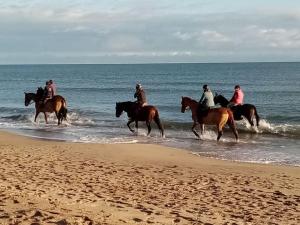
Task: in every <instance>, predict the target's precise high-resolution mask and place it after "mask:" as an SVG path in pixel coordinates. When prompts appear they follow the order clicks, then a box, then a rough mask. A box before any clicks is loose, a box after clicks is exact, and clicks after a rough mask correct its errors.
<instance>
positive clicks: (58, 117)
mask: <svg viewBox="0 0 300 225" xmlns="http://www.w3.org/2000/svg"><path fill="white" fill-rule="evenodd" d="M55 115H56V118H57V121H58V122H57V125H60V121H62V119H60V113H58V112H56V111H55Z"/></svg>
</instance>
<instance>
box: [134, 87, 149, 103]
mask: <svg viewBox="0 0 300 225" xmlns="http://www.w3.org/2000/svg"><path fill="white" fill-rule="evenodd" d="M134 97H135V98H137V100H136V103H138V105H139V106H140V107H143V106H145V105H147V100H146V94H145V91H144V89H143V87H142V85H141V84H137V85H136V86H135V93H134Z"/></svg>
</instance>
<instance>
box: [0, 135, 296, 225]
mask: <svg viewBox="0 0 300 225" xmlns="http://www.w3.org/2000/svg"><path fill="white" fill-rule="evenodd" d="M0 181H1V182H0V224H25V225H27V224H28V225H38V224H58V225H64V224H86V225H92V224H101V225H102V224H112V225H115V224H116V225H118V224H120V225H123V224H161V225H163V224H164V225H165V224H182V225H183V224H206V225H208V224H285V225H286V224H300V207H299V204H300V168H299V167H286V166H275V165H259V164H250V163H236V162H227V161H221V160H214V159H208V158H204V157H199V156H195V155H192V154H191V153H189V152H188V151H184V150H178V149H172V148H167V147H163V146H157V145H150V144H149V145H148V144H80V143H67V142H55V141H45V140H35V139H31V138H26V137H22V136H17V135H15V134H10V133H7V132H0Z"/></svg>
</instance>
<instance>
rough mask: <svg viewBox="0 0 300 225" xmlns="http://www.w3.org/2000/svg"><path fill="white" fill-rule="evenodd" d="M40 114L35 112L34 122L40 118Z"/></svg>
mask: <svg viewBox="0 0 300 225" xmlns="http://www.w3.org/2000/svg"><path fill="white" fill-rule="evenodd" d="M39 114H40V112H39V111H37V112H35V117H34V122H35V123H36V118H37V117H38V115H39Z"/></svg>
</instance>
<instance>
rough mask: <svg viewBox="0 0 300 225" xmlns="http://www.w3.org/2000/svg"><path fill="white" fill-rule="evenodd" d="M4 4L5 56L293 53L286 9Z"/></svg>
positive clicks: (295, 32) (127, 1)
mask: <svg viewBox="0 0 300 225" xmlns="http://www.w3.org/2000/svg"><path fill="white" fill-rule="evenodd" d="M287 1H288V0H287ZM9 2H10V1H1V0H0V29H1V34H0V52H1V53H2V54H4V55H5V54H6V53H13V54H6V55H7V56H8V58H10V59H11V60H13V58H14V57H15V58H18V60H19V59H20V58H22V57H21V55H22V56H23V55H26V53H30V54H29V57H32V59H33V58H34V59H36V58H38V56H40V55H44V57H45V58H46V57H49V58H50V57H51V59H53V60H54V58H55V57H60V59H61V58H63V57H68V58H72V57H71V55H72V54H73V56H74V57H73V58H78V60H79V59H80V58H82V60H83V59H84V60H85V59H86V58H97V57H105V56H108V55H109V57H111V58H113V57H116V58H117V57H122V58H126V57H127V58H128V59H129V61H131V60H132V59H134V60H136V58H135V57H140V58H141V60H142V59H143V58H144V60H149V59H151V60H153V59H154V58H155V57H156V58H157V61H159V59H161V60H167V61H168V59H169V60H170V61H172V60H173V59H176V60H178V59H181V60H182V61H185V60H192V61H193V60H201V59H205V60H206V59H211V60H216V61H226V60H230V61H232V60H233V61H235V60H236V61H240V60H241V59H242V58H243V59H247V57H248V58H249V59H250V58H255V56H257V57H261V58H258V60H260V59H261V60H262V59H263V57H265V58H270V56H271V58H272V57H273V56H276V57H277V56H278V57H282V58H286V57H288V55H289V54H288V53H287V51H286V49H289V52H293V53H294V55H297V54H298V55H300V50H299V47H300V43H299V36H300V34H299V33H300V30H299V28H298V26H299V23H300V16H299V15H300V13H299V10H297V9H292V8H288V9H287V8H284V9H280V7H279V8H277V9H276V10H275V9H274V8H269V9H268V10H266V9H264V10H262V11H260V10H255V9H253V8H251V7H250V8H247V9H246V10H245V5H244V4H241V3H236V4H234V5H232V7H228V6H227V5H225V4H221V3H220V2H217V1H215V2H214V1H207V0H203V1H202V0H201V1H200V0H199V1H197V0H187V1H176V2H175V3H176V4H175V3H174V1H167V0H162V1H159V2H158V1H153V0H145V1H140V0H123V1H108V0H103V1H93V0H86V1H80V0H74V1H69V0H61V1H58V0H52V1H38V0H36V1H32V0H29V1H26V2H25V1H21V0H19V1H14V3H9ZM227 2H230V0H227ZM249 4H250V3H249ZM250 5H251V4H250ZM240 8H241V9H244V10H237V9H240ZM43 53H44V54H43ZM17 54H19V55H20V57H17ZM34 54H36V56H37V57H34ZM80 55H81V56H80ZM1 59H3V57H2V58H1ZM59 61H60V62H61V60H59ZM0 63H1V61H0Z"/></svg>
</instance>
